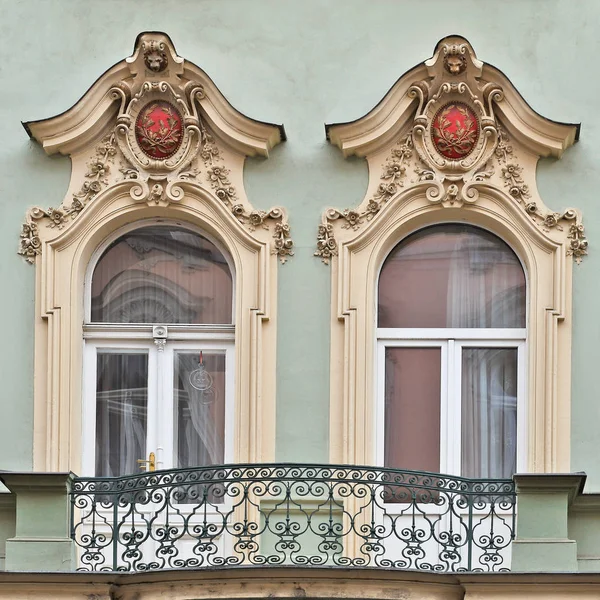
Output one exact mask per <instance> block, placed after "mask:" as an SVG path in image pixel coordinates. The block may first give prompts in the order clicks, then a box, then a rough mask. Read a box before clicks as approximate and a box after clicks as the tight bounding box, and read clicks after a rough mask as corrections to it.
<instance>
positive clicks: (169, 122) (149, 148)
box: [135, 100, 183, 159]
mask: <svg viewBox="0 0 600 600" xmlns="http://www.w3.org/2000/svg"><path fill="white" fill-rule="evenodd" d="M135 139H136V140H137V143H138V144H139V145H140V148H141V149H142V150H143V151H144V154H146V155H147V156H149V157H150V158H156V159H163V158H168V157H169V156H172V155H173V154H175V152H177V150H179V146H181V141H182V139H183V120H182V118H181V114H180V113H179V111H178V110H177V109H176V108H175V107H174V106H173V105H172V104H169V103H168V102H164V101H162V100H158V101H156V102H150V103H149V104H146V106H144V108H142V110H141V111H140V114H139V115H138V118H137V120H136V122H135Z"/></svg>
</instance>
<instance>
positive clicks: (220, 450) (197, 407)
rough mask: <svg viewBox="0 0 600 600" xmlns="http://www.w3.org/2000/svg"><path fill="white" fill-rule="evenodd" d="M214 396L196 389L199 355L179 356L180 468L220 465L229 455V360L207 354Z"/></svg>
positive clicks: (176, 389) (176, 382)
mask: <svg viewBox="0 0 600 600" xmlns="http://www.w3.org/2000/svg"><path fill="white" fill-rule="evenodd" d="M203 363H204V368H205V369H206V373H207V374H208V376H209V377H210V379H211V393H207V392H206V391H205V392H201V391H199V390H197V389H195V388H194V386H193V385H192V383H191V381H190V375H191V374H192V373H193V372H194V371H195V370H196V369H198V368H199V352H195V353H193V354H192V353H187V352H186V353H184V352H177V353H176V354H175V373H174V392H173V393H174V396H175V405H174V413H175V414H174V418H175V430H176V432H177V438H178V439H177V443H176V448H175V450H176V455H177V465H176V466H178V467H190V466H208V465H218V464H223V462H224V459H225V457H224V452H225V356H224V355H222V354H207V353H206V352H204V353H203Z"/></svg>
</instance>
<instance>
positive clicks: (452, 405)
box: [374, 327, 528, 476]
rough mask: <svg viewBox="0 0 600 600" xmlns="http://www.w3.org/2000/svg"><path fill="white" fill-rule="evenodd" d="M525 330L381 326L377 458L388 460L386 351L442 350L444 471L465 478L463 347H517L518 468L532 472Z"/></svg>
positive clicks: (441, 445) (441, 455)
mask: <svg viewBox="0 0 600 600" xmlns="http://www.w3.org/2000/svg"><path fill="white" fill-rule="evenodd" d="M526 339H527V329H526V328H506V329H504V328H503V329H495V328H489V329H485V328H481V329H479V328H472V329H471V328H451V327H449V328H410V329H409V328H407V329H402V328H378V329H377V350H376V353H375V356H376V366H375V372H376V374H377V376H376V378H375V384H376V386H375V387H376V389H375V397H376V398H377V402H376V410H375V432H374V433H375V435H374V440H375V459H376V464H378V465H380V466H384V456H385V350H386V348H399V347H404V348H440V349H441V367H440V368H441V385H440V388H441V389H440V404H441V406H440V473H444V474H447V475H456V476H461V447H462V445H461V442H462V438H461V423H462V420H461V361H460V356H461V352H462V349H463V348H478V347H479V348H516V349H517V464H516V469H517V472H518V471H524V470H526V468H527V412H528V411H527V398H526V395H527V372H526V371H527V369H526V361H527V344H526Z"/></svg>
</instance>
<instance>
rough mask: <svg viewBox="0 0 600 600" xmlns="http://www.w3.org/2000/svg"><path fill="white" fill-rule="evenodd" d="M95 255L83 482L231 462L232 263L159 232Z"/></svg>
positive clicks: (87, 331)
mask: <svg viewBox="0 0 600 600" xmlns="http://www.w3.org/2000/svg"><path fill="white" fill-rule="evenodd" d="M97 255H100V257H99V260H97V262H96V261H94V260H92V264H91V265H90V273H91V277H88V279H89V283H88V289H87V295H86V296H87V302H86V303H87V306H86V324H85V325H84V337H85V361H84V387H85V389H84V415H83V416H84V419H83V421H84V441H83V468H84V472H85V473H86V474H94V475H96V476H105V477H108V476H117V475H124V474H130V473H135V472H139V470H140V468H177V467H192V466H203V465H211V464H222V463H223V462H225V461H226V460H228V459H229V460H231V447H232V445H231V431H232V427H233V424H232V419H233V417H232V398H231V396H232V390H233V386H232V384H231V378H232V374H233V365H232V361H233V348H234V337H235V333H234V325H233V318H232V306H233V276H232V270H231V267H230V265H229V262H228V260H227V259H226V258H225V255H224V253H223V252H222V251H221V250H220V249H219V248H218V246H217V245H216V244H215V243H214V242H213V241H211V240H210V239H208V238H207V237H205V236H204V235H201V234H199V233H196V232H194V231H191V230H188V229H184V228H182V227H179V226H170V225H164V224H150V225H146V226H140V227H138V228H136V229H133V230H131V231H129V232H127V233H125V234H122V235H120V236H119V237H118V238H117V239H116V240H115V241H113V242H112V243H110V244H109V245H108V246H107V247H105V248H101V249H100V250H99V252H98V253H97ZM92 440H93V442H92Z"/></svg>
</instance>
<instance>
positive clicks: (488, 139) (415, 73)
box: [315, 36, 587, 263]
mask: <svg viewBox="0 0 600 600" xmlns="http://www.w3.org/2000/svg"><path fill="white" fill-rule="evenodd" d="M326 133H327V137H328V139H329V140H330V142H331V143H333V144H335V145H337V146H338V147H339V148H340V149H341V150H342V152H343V153H344V155H345V156H351V155H356V156H360V157H365V158H366V159H367V161H368V163H369V173H370V178H369V187H368V190H367V195H366V196H365V198H364V200H363V202H362V203H361V204H360V206H358V207H356V208H353V209H350V208H348V209H344V210H340V209H337V208H331V209H329V210H327V211H326V212H325V213H324V215H323V219H322V223H321V225H320V226H319V232H318V242H317V251H316V252H315V255H316V256H319V257H321V259H322V260H323V261H324V262H325V263H328V262H329V260H330V259H332V258H333V257H336V256H337V255H338V253H339V244H340V243H342V242H350V241H351V240H352V239H354V238H356V237H357V236H358V235H360V234H361V233H362V232H364V231H365V230H366V229H368V228H369V227H371V226H372V225H373V224H375V223H377V222H379V221H380V220H382V219H385V216H384V215H385V213H386V211H387V210H388V205H391V204H395V203H397V202H401V201H402V198H406V197H407V193H409V192H410V194H412V195H415V194H421V195H422V197H423V198H424V201H425V202H426V203H428V204H430V205H431V207H432V209H433V208H435V209H444V208H452V209H457V208H463V207H464V208H465V210H467V209H468V207H469V205H473V204H475V203H477V202H478V200H479V198H480V194H483V193H486V194H488V195H493V196H494V197H495V198H497V199H498V200H499V201H501V202H503V203H504V204H505V205H507V207H508V209H509V212H510V211H513V214H514V209H517V210H518V212H519V213H520V214H521V215H526V217H527V221H528V222H529V225H530V226H534V227H535V228H536V229H538V230H539V232H541V233H542V234H543V235H545V236H547V237H549V238H551V239H552V240H554V241H555V242H557V243H565V245H566V252H567V255H569V256H573V258H574V259H575V260H576V261H577V262H580V260H581V258H582V257H583V256H584V255H585V254H587V239H586V238H585V232H584V227H583V224H582V222H581V215H580V214H579V212H578V211H577V210H575V209H572V208H569V209H566V210H563V211H560V212H556V211H552V210H550V209H549V208H547V207H546V206H545V205H544V203H543V201H542V199H541V198H540V196H539V194H538V191H537V185H536V180H535V176H536V165H537V161H538V160H539V159H540V158H542V157H548V156H553V157H557V158H559V157H560V156H561V155H562V153H563V152H564V151H565V150H566V149H567V148H568V147H569V146H571V145H572V144H573V143H575V142H576V141H577V138H578V136H579V125H573V124H567V123H557V122H554V121H551V120H549V119H546V118H544V117H542V116H541V115H539V114H537V113H536V112H535V111H534V110H533V109H532V108H531V107H530V106H529V105H528V104H527V103H526V102H525V100H524V99H523V98H522V96H521V95H520V94H519V93H518V92H517V90H516V89H515V88H514V86H513V85H512V83H511V82H510V81H509V79H508V78H507V77H506V76H505V75H504V74H503V73H502V72H501V71H499V70H498V69H496V68H495V67H493V66H491V65H488V64H486V63H484V62H482V61H481V60H479V59H478V58H477V56H476V55H475V52H474V51H473V48H472V47H471V45H470V44H469V42H468V41H467V40H465V39H464V38H462V37H459V36H450V37H447V38H444V39H442V40H441V41H440V42H439V43H438V44H437V46H436V48H435V52H434V55H433V57H432V58H430V59H429V60H426V61H424V62H423V63H422V64H420V65H418V66H416V67H415V68H413V69H411V70H410V71H408V72H407V73H406V74H405V75H403V76H402V77H401V78H400V79H399V80H398V81H397V82H396V83H395V84H394V86H393V87H392V88H391V89H390V91H389V92H388V93H387V94H386V96H385V97H384V98H383V99H382V100H381V102H379V104H378V105H377V106H376V107H375V108H374V109H373V110H372V111H370V112H369V113H368V114H367V115H365V116H363V117H361V118H360V119H357V120H356V121H352V122H349V123H339V124H331V125H326ZM453 214H456V212H454V213H453ZM440 218H442V219H443V217H440ZM516 218H520V216H517V217H516Z"/></svg>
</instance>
